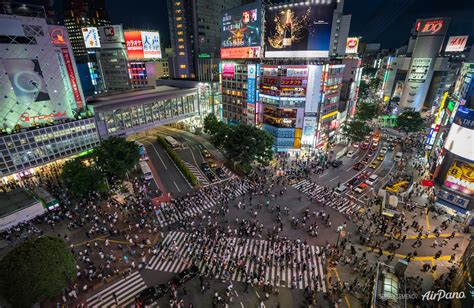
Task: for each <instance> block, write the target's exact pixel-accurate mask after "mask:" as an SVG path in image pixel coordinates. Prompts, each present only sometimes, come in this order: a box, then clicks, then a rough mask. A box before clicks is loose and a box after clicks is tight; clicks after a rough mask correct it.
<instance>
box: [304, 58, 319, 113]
mask: <svg viewBox="0 0 474 308" xmlns="http://www.w3.org/2000/svg"><path fill="white" fill-rule="evenodd" d="M322 76H323V66H322V65H308V86H307V88H306V103H305V112H306V113H316V112H318V109H319V102H320V98H321V78H322Z"/></svg>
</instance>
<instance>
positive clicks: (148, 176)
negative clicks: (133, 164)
mask: <svg viewBox="0 0 474 308" xmlns="http://www.w3.org/2000/svg"><path fill="white" fill-rule="evenodd" d="M139 164H140V169H141V170H142V172H143V176H144V177H145V180H147V181H148V180H152V179H153V174H152V173H151V169H150V167H149V166H148V164H147V162H145V161H141V162H139Z"/></svg>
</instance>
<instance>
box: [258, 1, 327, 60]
mask: <svg viewBox="0 0 474 308" xmlns="http://www.w3.org/2000/svg"><path fill="white" fill-rule="evenodd" d="M335 8H336V4H335V3H331V4H315V3H313V4H303V3H298V4H287V5H284V6H275V7H270V8H269V9H268V10H267V11H266V12H265V57H266V58H324V57H328V56H329V46H330V38H331V27H332V20H333V14H334V9H335Z"/></svg>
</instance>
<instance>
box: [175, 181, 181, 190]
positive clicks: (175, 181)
mask: <svg viewBox="0 0 474 308" xmlns="http://www.w3.org/2000/svg"><path fill="white" fill-rule="evenodd" d="M173 183H174V186H176V189H177V190H178V191H179V192H181V189H179V187H178V185H177V184H176V181H173Z"/></svg>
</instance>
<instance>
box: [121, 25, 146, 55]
mask: <svg viewBox="0 0 474 308" xmlns="http://www.w3.org/2000/svg"><path fill="white" fill-rule="evenodd" d="M124 37H125V44H126V46H127V54H128V58H129V59H144V58H145V54H144V52H143V42H142V34H141V32H140V31H131V32H125V33H124Z"/></svg>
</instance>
